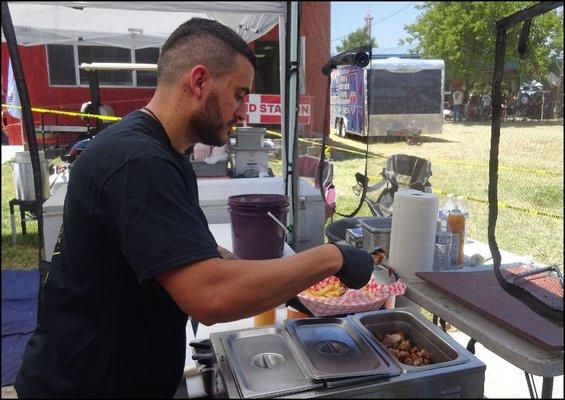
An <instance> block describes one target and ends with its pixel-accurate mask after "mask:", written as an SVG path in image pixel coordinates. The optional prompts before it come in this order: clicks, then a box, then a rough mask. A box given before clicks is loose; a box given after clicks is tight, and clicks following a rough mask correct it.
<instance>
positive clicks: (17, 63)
mask: <svg viewBox="0 0 565 400" xmlns="http://www.w3.org/2000/svg"><path fill="white" fill-rule="evenodd" d="M2 30H3V31H4V37H5V38H6V43H7V45H8V52H9V54H10V59H11V61H12V68H13V71H14V78H15V80H16V87H17V88H18V94H19V96H20V104H21V106H22V118H21V120H20V122H21V123H22V124H23V125H24V128H25V132H26V136H27V143H28V148H29V155H30V159H31V167H32V171H33V187H34V189H35V214H36V215H37V223H38V228H37V237H38V242H39V251H38V256H39V257H38V262H39V279H40V281H39V295H38V307H37V321H38V323H39V321H40V319H41V309H42V294H43V289H42V287H43V285H42V282H44V277H46V276H47V270H46V268H43V267H42V263H41V258H42V257H41V255H42V252H43V250H44V249H43V247H44V243H43V200H44V199H43V185H42V176H41V172H42V171H41V166H40V163H39V152H38V150H37V140H36V135H35V126H34V124H33V116H32V114H31V104H30V100H29V93H28V90H27V84H26V81H25V76H24V71H23V67H22V63H21V60H20V53H19V51H18V43H17V40H16V33H15V31H14V25H13V23H12V16H11V14H10V8H9V7H8V2H6V1H3V2H2ZM22 144H23V143H22ZM43 173H44V174H46V173H47V171H44V172H43Z"/></svg>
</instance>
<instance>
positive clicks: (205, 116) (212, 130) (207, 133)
mask: <svg viewBox="0 0 565 400" xmlns="http://www.w3.org/2000/svg"><path fill="white" fill-rule="evenodd" d="M188 127H189V129H190V133H191V135H192V136H193V138H194V139H195V142H196V143H202V144H207V145H210V146H223V145H224V144H226V143H227V141H226V139H225V138H224V135H225V132H224V129H226V127H225V126H224V124H223V123H222V118H221V116H220V104H219V100H218V93H217V92H216V91H213V92H211V93H210V95H209V96H208V99H206V104H204V107H202V109H201V110H200V111H199V112H198V113H197V114H196V115H193V116H192V117H190V119H189V120H188Z"/></svg>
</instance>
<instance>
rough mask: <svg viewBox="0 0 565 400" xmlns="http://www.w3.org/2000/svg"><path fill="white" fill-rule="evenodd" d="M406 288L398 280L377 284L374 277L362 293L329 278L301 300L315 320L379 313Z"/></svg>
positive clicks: (305, 293) (303, 293)
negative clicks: (360, 313) (326, 317)
mask: <svg viewBox="0 0 565 400" xmlns="http://www.w3.org/2000/svg"><path fill="white" fill-rule="evenodd" d="M404 292H406V284H405V283H404V282H402V281H401V280H400V279H398V280H397V281H396V282H393V283H390V284H382V283H378V282H377V281H376V280H375V277H374V276H372V277H371V279H370V280H369V283H367V284H366V285H365V286H364V287H362V288H361V289H358V290H355V289H349V288H347V287H346V286H345V285H344V284H343V283H342V282H341V281H340V280H339V278H337V277H335V276H330V277H328V278H326V279H323V280H322V281H320V282H318V283H317V284H315V285H313V286H311V287H309V288H308V289H306V290H304V291H302V292H301V293H299V294H298V296H297V297H298V299H299V300H300V302H301V303H302V304H304V306H305V307H306V308H308V310H309V311H310V312H311V313H312V314H313V315H314V316H316V317H325V316H333V315H342V314H353V313H357V312H365V311H376V310H379V309H380V308H381V307H382V306H383V304H384V303H385V302H386V300H387V299H388V298H389V297H390V296H398V295H402V294H404Z"/></svg>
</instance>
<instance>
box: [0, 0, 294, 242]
mask: <svg viewBox="0 0 565 400" xmlns="http://www.w3.org/2000/svg"><path fill="white" fill-rule="evenodd" d="M8 5H9V9H10V14H11V17H12V22H13V26H14V31H15V35H16V40H17V44H18V45H22V46H34V45H45V44H74V45H79V46H89V45H90V46H94V45H97V46H100V45H104V46H117V47H123V48H130V49H140V48H146V47H159V46H162V45H163V43H164V42H165V40H166V39H167V37H168V36H169V35H170V33H171V32H172V31H173V30H174V29H175V28H176V27H177V26H179V25H180V24H181V23H183V22H185V21H186V20H188V19H190V18H193V17H202V18H209V19H214V20H217V21H219V22H221V23H223V24H224V25H227V26H229V27H231V28H232V29H233V30H235V31H236V32H237V33H238V34H239V35H240V36H241V37H242V38H243V39H244V40H245V41H247V42H251V41H253V40H255V39H257V38H259V37H261V36H263V35H264V34H265V33H267V32H268V31H269V30H270V29H272V28H273V27H274V26H275V25H276V24H279V43H280V44H281V45H280V46H279V49H280V60H281V62H280V83H281V84H280V87H281V93H280V98H281V108H282V110H283V111H282V116H281V117H282V121H283V123H282V124H281V130H282V132H281V133H282V136H283V143H288V145H287V146H288V147H287V148H285V146H283V174H284V177H283V178H284V180H285V187H286V188H287V189H286V193H287V195H288V196H289V198H291V199H292V201H291V202H290V207H289V214H288V219H287V224H288V225H289V226H293V225H298V224H297V223H298V221H295V219H296V210H295V206H294V205H295V204H296V198H297V193H296V190H297V189H298V188H297V185H296V183H295V180H296V179H293V170H292V165H293V164H294V163H293V162H292V160H293V158H294V146H293V144H294V141H295V129H296V123H295V121H296V115H295V114H296V112H287V111H286V110H296V108H297V107H296V93H297V83H298V80H297V77H296V69H294V68H293V69H292V71H287V66H288V65H295V64H296V63H297V62H298V51H297V45H298V40H297V38H298V4H297V2H291V4H290V6H289V5H288V4H287V3H286V2H283V1H265V2H261V1H260V2H229V1H226V2H221V1H220V2H198V1H197V2H143V1H142V2H120V1H118V2H106V1H70V2H69V1H67V2H57V1H55V2H41V1H39V2H38V1H35V2H34V1H31V2H30V1H18V2H9V3H8ZM287 9H290V10H291V11H290V15H289V16H288V17H289V18H288V25H289V26H290V31H289V34H290V35H289V39H287V35H286V31H287ZM2 41H3V42H5V41H6V39H5V37H4V32H2ZM287 41H288V43H287ZM283 44H284V45H283ZM287 46H289V49H290V51H289V52H288V53H289V54H288V56H287V54H286V53H287V50H286V48H287ZM286 92H288V96H286V95H285V93H286ZM287 99H288V101H287ZM287 119H288V120H287ZM287 160H291V161H290V163H288V162H287ZM295 228H297V229H296V230H298V229H299V227H298V226H295ZM290 241H291V243H292V237H291V238H290Z"/></svg>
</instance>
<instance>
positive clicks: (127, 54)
mask: <svg viewBox="0 0 565 400" xmlns="http://www.w3.org/2000/svg"><path fill="white" fill-rule="evenodd" d="M93 62H106V63H108V62H114V63H130V62H131V50H129V49H123V48H121V47H111V46H79V47H78V63H79V65H80V64H82V63H93ZM98 79H99V80H100V85H111V86H132V84H133V79H132V73H131V72H130V71H98ZM88 81H89V73H88V72H87V71H83V70H80V84H81V85H88Z"/></svg>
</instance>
